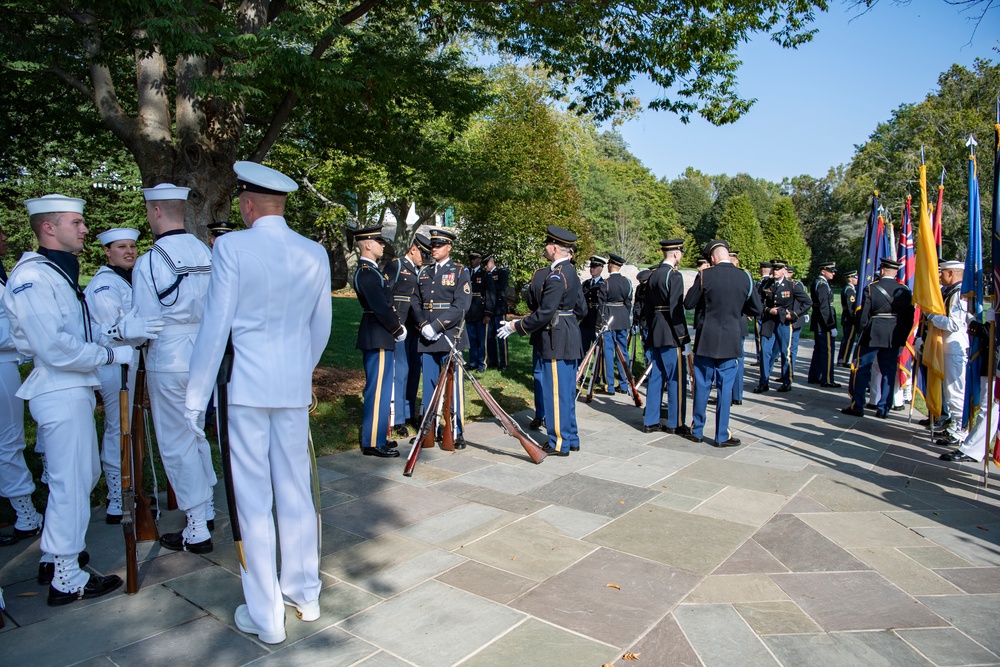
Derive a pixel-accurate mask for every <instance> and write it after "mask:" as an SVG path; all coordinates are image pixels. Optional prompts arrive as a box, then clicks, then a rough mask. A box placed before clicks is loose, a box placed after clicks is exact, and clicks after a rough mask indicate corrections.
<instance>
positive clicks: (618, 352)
mask: <svg viewBox="0 0 1000 667" xmlns="http://www.w3.org/2000/svg"><path fill="white" fill-rule="evenodd" d="M611 344H612V345H613V346H614V348H615V355H616V356H617V357H618V361H619V362H621V365H622V370H624V371H625V379H626V380H628V386H629V387H630V388H631V389H632V400H633V401H634V402H635V407H637V408H641V407H642V397H641V396H639V391H638V389H637V388H636V386H635V380H634V379H633V378H632V371H630V370H629V369H628V359H626V358H625V353H624V352H622V349H621V348H620V347H618V343H616V342H615V341H611Z"/></svg>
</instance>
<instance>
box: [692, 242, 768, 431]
mask: <svg viewBox="0 0 1000 667" xmlns="http://www.w3.org/2000/svg"><path fill="white" fill-rule="evenodd" d="M704 254H705V256H707V257H708V258H709V259H710V261H711V263H712V266H711V267H710V268H707V269H705V270H704V271H702V272H701V274H700V275H699V276H698V277H697V278H695V282H694V285H692V286H691V289H690V290H688V293H687V295H686V296H685V297H684V307H685V308H686V309H688V310H694V309H695V308H696V307H698V306H699V305H700V306H701V307H702V308H703V309H704V320H703V323H702V328H701V331H700V332H699V333H698V337H697V339H696V340H695V348H694V426H693V428H692V429H691V433H689V434H686V435H685V436H684V437H685V438H687V439H688V440H691V441H692V442H702V441H703V435H704V428H705V411H706V408H707V405H708V395H709V393H710V392H711V391H712V387H713V386H714V385H717V386H718V387H719V401H718V407H717V408H716V412H715V441H714V446H716V447H735V446H737V445H739V444H740V439H739V438H735V437H733V436H732V433H731V432H730V430H729V410H730V408H731V403H732V396H733V384H734V383H735V381H736V370H737V363H738V362H737V357H739V355H740V347H741V346H742V345H743V335H744V334H743V332H745V330H746V318H747V317H756V316H757V315H758V314H759V313H760V311H761V308H762V306H761V302H760V296H759V295H758V294H757V290H756V289H754V287H755V285H754V280H753V278H751V277H750V274H749V273H747V272H746V271H744V270H742V269H740V268H737V267H736V266H734V265H733V263H732V262H730V261H729V246H728V244H727V243H726V242H725V241H722V240H713V241H709V242H708V245H706V246H705V251H704Z"/></svg>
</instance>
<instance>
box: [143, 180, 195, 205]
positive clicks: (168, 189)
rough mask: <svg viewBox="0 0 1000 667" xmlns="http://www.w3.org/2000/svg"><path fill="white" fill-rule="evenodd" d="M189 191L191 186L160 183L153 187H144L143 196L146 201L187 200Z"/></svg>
mask: <svg viewBox="0 0 1000 667" xmlns="http://www.w3.org/2000/svg"><path fill="white" fill-rule="evenodd" d="M189 192H191V188H182V187H181V186H179V185H174V184H173V183H160V184H159V185H157V186H155V187H152V188H143V189H142V196H143V197H145V198H146V201H165V200H167V199H182V200H186V199H187V198H188V193H189Z"/></svg>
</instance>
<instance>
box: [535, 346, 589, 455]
mask: <svg viewBox="0 0 1000 667" xmlns="http://www.w3.org/2000/svg"><path fill="white" fill-rule="evenodd" d="M577 363H578V362H577V360H575V359H573V360H561V359H556V360H542V385H543V394H544V402H545V411H546V412H545V413H546V415H549V416H548V417H547V418H546V422H545V425H546V428H547V429H548V432H549V445H551V446H552V448H553V449H557V450H560V451H569V448H570V447H579V446H580V437H579V435H578V434H577V428H576V367H577Z"/></svg>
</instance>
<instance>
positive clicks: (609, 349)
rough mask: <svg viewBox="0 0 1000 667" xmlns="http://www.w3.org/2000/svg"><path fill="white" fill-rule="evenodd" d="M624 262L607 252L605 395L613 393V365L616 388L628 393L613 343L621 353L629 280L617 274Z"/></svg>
mask: <svg viewBox="0 0 1000 667" xmlns="http://www.w3.org/2000/svg"><path fill="white" fill-rule="evenodd" d="M623 266H625V258H624V257H622V256H620V255H616V254H614V253H610V254H609V255H608V280H607V283H608V301H607V304H606V305H605V307H604V321H605V322H607V324H608V330H607V331H605V332H604V370H605V373H606V377H605V381H606V382H607V392H608V395H611V396H613V395H614V393H615V367H616V365H617V368H618V389H619V391H622V392H625V393H626V394H627V393H629V386H628V380H627V379H626V377H625V366H624V365H622V362H621V360H620V359H618V355H617V354H615V348H614V346H615V345H617V346H618V348H619V349H621V351H622V353H623V354H624V352H625V346H626V345H627V344H628V330H629V328H631V326H632V321H631V316H632V282H631V281H630V280H629V279H628V278H626V277H625V276H623V275H622V274H621V268H622V267H623Z"/></svg>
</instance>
